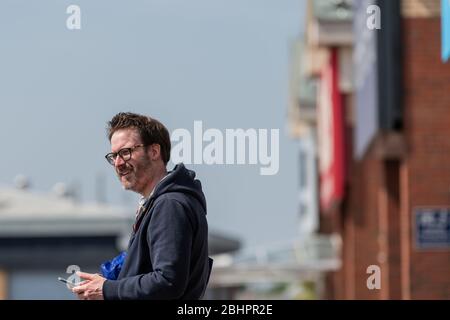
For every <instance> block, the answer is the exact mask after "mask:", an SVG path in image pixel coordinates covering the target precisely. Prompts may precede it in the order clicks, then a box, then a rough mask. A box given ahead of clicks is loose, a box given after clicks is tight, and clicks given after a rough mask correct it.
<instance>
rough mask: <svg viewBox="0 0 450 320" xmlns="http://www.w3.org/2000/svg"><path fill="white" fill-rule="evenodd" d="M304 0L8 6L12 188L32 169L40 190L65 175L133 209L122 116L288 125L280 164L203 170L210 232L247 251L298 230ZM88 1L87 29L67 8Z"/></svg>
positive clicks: (177, 124) (0, 80)
mask: <svg viewBox="0 0 450 320" xmlns="http://www.w3.org/2000/svg"><path fill="white" fill-rule="evenodd" d="M304 2H305V1H302V0H277V1H275V0H272V1H262V0H247V1H245V0H226V1H225V0H223V1H213V0H191V1H186V0H152V1H133V2H125V1H106V0H97V1H86V0H83V1H81V0H72V1H61V0H52V1H50V0H45V1H33V2H31V1H18V0H3V1H1V2H0V36H1V37H0V38H1V39H2V41H1V42H0V108H1V117H0V122H1V125H0V136H1V137H2V142H3V145H2V149H3V151H2V157H1V158H0V163H1V169H0V183H1V184H6V185H11V184H12V181H13V179H14V177H15V176H16V175H17V174H19V173H22V174H25V175H27V176H28V177H29V178H30V179H31V182H32V187H33V190H36V191H39V192H46V191H48V190H50V189H51V188H52V186H53V185H54V184H55V183H57V182H66V183H76V184H78V185H79V186H81V198H82V200H83V201H94V200H95V177H96V176H98V175H102V176H104V177H105V180H106V199H107V201H108V202H110V203H113V204H119V205H126V206H128V207H130V211H131V212H132V211H133V210H134V206H135V200H136V199H137V197H136V196H135V195H133V194H130V193H127V192H125V191H123V190H122V188H121V187H120V185H119V183H118V181H117V180H116V178H115V176H114V174H113V172H112V170H111V168H109V167H108V164H107V163H106V161H105V160H104V158H103V156H104V154H106V153H107V152H108V151H109V143H108V141H107V139H106V136H105V125H106V122H107V121H108V120H109V119H110V118H111V117H112V116H113V115H114V114H115V113H117V112H119V111H133V112H139V113H144V114H148V115H151V116H153V117H156V118H158V119H160V120H161V121H162V122H163V123H165V124H166V125H167V127H168V128H169V130H170V131H172V130H174V129H176V128H186V129H188V130H193V125H194V121H195V120H201V121H202V122H203V126H204V127H205V129H207V128H217V129H220V130H223V131H225V129H227V128H231V129H234V128H243V129H248V128H255V129H258V128H264V129H280V169H279V172H278V174H277V175H274V176H261V175H260V174H259V166H255V165H253V166H252V165H234V166H233V165H231V166H218V165H216V166H208V165H191V166H189V167H190V168H192V169H194V170H195V171H196V172H197V175H198V177H199V178H200V179H201V180H202V183H203V187H204V190H205V194H206V196H207V201H208V210H209V211H208V217H209V224H210V228H211V229H212V230H220V231H224V232H228V233H230V234H231V235H234V236H237V237H239V238H241V239H242V240H243V241H244V243H245V245H248V246H254V245H258V244H264V243H271V242H278V241H284V240H288V239H291V238H294V237H295V236H296V234H297V229H298V228H297V219H296V214H297V186H298V179H297V176H298V168H297V150H298V147H297V142H295V141H293V140H292V139H291V138H289V137H288V136H287V130H286V125H287V118H286V114H287V104H288V81H289V55H290V45H291V42H292V41H293V40H294V39H295V37H297V36H298V35H299V34H300V33H301V26H302V24H303V23H302V18H303V6H304V4H305V3H304ZM70 4H76V5H79V6H80V8H81V26H82V29H81V30H78V31H70V30H68V29H67V28H66V19H67V17H68V15H67V14H66V8H67V7H68V6H69V5H70Z"/></svg>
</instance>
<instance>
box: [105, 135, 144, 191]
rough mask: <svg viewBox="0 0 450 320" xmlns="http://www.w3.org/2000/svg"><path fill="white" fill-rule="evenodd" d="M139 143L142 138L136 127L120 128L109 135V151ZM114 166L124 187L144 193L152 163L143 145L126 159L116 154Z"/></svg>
mask: <svg viewBox="0 0 450 320" xmlns="http://www.w3.org/2000/svg"><path fill="white" fill-rule="evenodd" d="M140 144H142V140H141V137H140V135H139V132H138V131H137V130H136V129H133V128H131V129H120V130H117V131H116V132H114V134H113V136H112V137H111V152H118V151H119V150H121V149H123V148H132V147H134V146H136V145H140ZM114 168H115V170H116V174H117V176H118V178H119V180H120V183H121V184H122V186H123V188H124V189H126V190H132V191H135V192H137V193H140V194H143V193H144V190H145V189H146V186H147V184H148V183H149V178H151V171H152V163H151V160H150V158H149V156H148V155H147V153H146V149H145V148H144V147H138V148H136V149H134V150H133V151H132V152H131V158H130V159H129V160H127V161H124V160H123V159H122V158H121V157H120V156H117V158H116V161H115V163H114Z"/></svg>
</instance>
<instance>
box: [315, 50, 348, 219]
mask: <svg viewBox="0 0 450 320" xmlns="http://www.w3.org/2000/svg"><path fill="white" fill-rule="evenodd" d="M338 65H339V63H338V51H337V49H333V50H331V55H330V61H329V63H327V64H326V66H325V67H324V69H323V70H322V73H321V80H320V86H319V99H318V138H319V173H320V205H321V209H322V211H329V210H330V209H331V208H332V207H333V204H335V203H337V202H339V201H340V200H342V197H343V194H344V117H343V110H342V96H341V93H340V91H339V73H338Z"/></svg>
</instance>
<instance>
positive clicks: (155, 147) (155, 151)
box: [147, 143, 161, 161]
mask: <svg viewBox="0 0 450 320" xmlns="http://www.w3.org/2000/svg"><path fill="white" fill-rule="evenodd" d="M147 152H148V155H149V157H150V159H151V160H153V161H156V160H158V159H159V158H161V146H160V145H159V144H157V143H154V144H152V145H150V146H149V147H148V150H147Z"/></svg>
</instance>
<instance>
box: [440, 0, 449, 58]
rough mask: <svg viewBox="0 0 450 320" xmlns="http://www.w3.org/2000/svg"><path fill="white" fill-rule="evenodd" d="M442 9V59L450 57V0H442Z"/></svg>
mask: <svg viewBox="0 0 450 320" xmlns="http://www.w3.org/2000/svg"><path fill="white" fill-rule="evenodd" d="M441 9H442V10H441V11H442V60H444V61H445V62H446V61H448V59H449V58H450V0H441Z"/></svg>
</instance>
